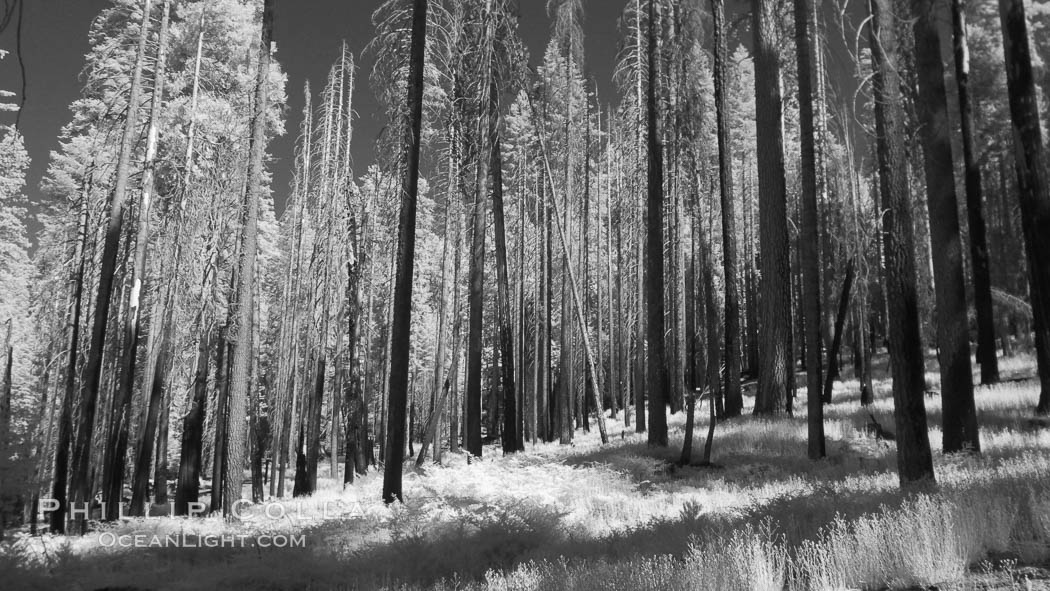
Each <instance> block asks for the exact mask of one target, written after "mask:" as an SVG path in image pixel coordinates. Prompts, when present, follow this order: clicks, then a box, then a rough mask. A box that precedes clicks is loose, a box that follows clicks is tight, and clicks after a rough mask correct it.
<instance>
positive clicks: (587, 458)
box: [0, 358, 1050, 590]
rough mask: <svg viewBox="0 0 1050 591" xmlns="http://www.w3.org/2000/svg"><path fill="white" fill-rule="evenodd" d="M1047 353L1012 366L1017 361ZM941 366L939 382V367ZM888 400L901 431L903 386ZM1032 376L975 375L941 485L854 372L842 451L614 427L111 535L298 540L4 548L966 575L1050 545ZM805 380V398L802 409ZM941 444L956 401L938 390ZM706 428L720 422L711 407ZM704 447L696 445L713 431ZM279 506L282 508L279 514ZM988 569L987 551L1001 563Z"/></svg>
mask: <svg viewBox="0 0 1050 591" xmlns="http://www.w3.org/2000/svg"><path fill="white" fill-rule="evenodd" d="M1033 365H1034V362H1033V360H1032V359H1031V358H1021V359H1012V360H1005V362H1004V367H1003V369H1004V373H1007V374H1008V375H1011V374H1017V373H1023V372H1025V371H1027V372H1031V367H1033ZM929 380H930V382H931V383H932V384H933V385H936V376H935V375H932V374H931V375H930V376H929ZM876 396H877V401H876V404H875V405H873V407H872V409H871V410H872V412H874V413H875V415H876V416H877V417H879V420H880V422H882V424H883V425H884V426H887V427H891V426H892V406H891V403H892V401H891V400H890V398H889V392H888V384H887V383H883V382H877V383H876ZM1037 396H1038V386H1037V384H1036V383H1035V382H1033V381H1027V382H1024V381H1022V382H1011V383H1007V384H1004V385H1000V386H996V387H992V388H983V387H981V388H978V390H977V405H978V412H979V415H980V416H979V420H980V423H981V426H982V430H981V437H982V446H983V453H982V455H981V456H980V457H973V456H966V455H956V456H945V455H943V454H939V453H935V465H936V471H937V479H938V485H937V487H931V488H927V489H925V490H917V491H907V492H902V491H900V490H899V488H898V485H897V476H896V473H895V450H894V448H893V446H892V444H891V443H890V444H887V443H886V442H882V441H876V440H875V439H873V438H872V437H871V436H869V435H868V434H866V432H865V431H864V429H863V426H864V424H865V423H866V422H867V421H868V420H869V418H868V414H867V413H868V411H867V410H866V409H864V410H862V409H861V408H860V407H859V404H858V400H857V396H856V382H855V381H850V380H847V381H845V382H844V383H841V384H838V385H837V386H836V392H835V402H834V403H833V404H831V405H829V406H828V407H827V409H826V416H827V424H826V433H827V437H828V445H827V447H828V458H827V459H825V460H822V461H819V462H811V461H809V460H807V459H806V457H805V455H806V454H805V451H806V450H805V445H806V441H805V437H806V430H805V420H804V416H805V415H804V413H805V409H804V406H803V407H802V408H800V409H799V411H798V415H797V416H796V417H794V418H788V417H785V418H782V419H778V420H775V421H767V420H759V419H754V418H752V417H742V418H740V419H735V420H733V421H731V422H728V423H725V424H722V425H719V426H718V430H717V432H716V443H715V454H714V461H715V462H716V463H717V464H718V465H719V466H720V467H717V468H701V467H685V468H677V467H674V466H673V465H672V462H673V460H675V459H677V449H678V448H680V445H681V438H682V432H683V429H682V427H683V423H684V417H683V416H682V415H680V414H679V415H673V416H671V417H670V421H669V422H670V426H671V447H670V448H669V449H667V450H658V449H653V448H650V447H649V446H647V445H646V444H645V439H644V437H645V436H644V435H639V434H635V433H633V428H632V429H628V428H625V427H623V426H622V424H621V423H620V422H618V421H614V420H610V421H609V432H610V434H611V435H612V437H613V442H612V443H611V444H610V445H608V446H604V447H603V446H601V445H600V444H599V441H598V436H597V433H596V432H594V433H591V434H586V435H581V436H580V437H578V439H577V441H576V442H575V444H574V445H573V446H571V447H565V446H559V445H556V444H540V445H536V446H531V445H529V446H527V447H528V449H527V451H526V452H524V453H521V454H518V455H516V456H514V457H508V458H502V457H500V456H499V451H498V450H497V448H495V447H491V448H487V449H486V450H485V451H486V454H487V455H486V458H485V459H483V460H480V461H479V460H475V461H473V462H471V463H469V464H468V463H467V461H466V458H465V457H463V456H461V455H446V458H447V461H446V463H445V464H444V465H442V466H428V467H427V468H426V469H425V471H422V472H409V473H407V474H406V478H405V497H406V503H405V504H404V505H399V506H395V507H387V506H384V505H382V504H381V503H379V502H377V499H379V498H380V490H381V485H382V483H381V479H380V477H379V476H378V475H374V474H373V475H370V476H369V477H366V478H364V479H362V480H359V482H358V483H357V484H355V486H354V487H353V488H351V489H347V490H346V491H342V490H340V487H339V486H337V485H336V484H335V483H334V482H333V481H332V480H330V479H326V478H322V480H321V482H322V487H321V490H320V491H319V492H318V493H317V494H316V495H314V496H313V497H312V498H310V499H306V500H304V501H303V502H299V500H296V501H290V500H288V501H282V505H283V506H284V508H285V511H284V513H285V515H284V517H282V518H281V519H276V520H274V519H269V518H267V516H266V515H265V514H264V512H263V508H262V507H254V508H252V509H250V510H249V512H248V513H249V519H248V520H246V521H244V522H242V523H236V524H232V523H227V522H224V521H223V520H221V519H218V518H207V519H192V520H191V519H178V518H175V519H173V518H167V517H163V518H149V519H134V520H127V521H124V522H121V523H119V524H115V525H112V526H105V528H104V529H103V530H102V531H108V532H112V533H118V534H120V533H145V534H158V535H162V536H163V535H166V534H170V533H185V534H188V535H193V536H206V535H217V534H224V533H225V534H229V533H245V534H251V535H257V534H275V533H283V534H298V533H301V534H303V535H305V536H306V539H307V547H306V548H298V549H280V550H279V549H268V550H263V549H258V548H254V549H187V548H149V549H134V550H127V549H124V550H121V549H117V548H103V547H101V546H100V544H99V543H98V540H99V537H98V535H97V534H95V535H89V536H85V537H83V538H65V537H50V536H44V537H37V538H29V537H28V536H23V537H22V538H20V539H19V540H18V541H17V542H16V543H15V544H8V545H5V546H0V570H2V571H4V572H7V573H11V575H10V576H11V577H15V578H14V579H13V580H15V581H17V583H18V584H17V585H16V586H17V587H25V588H40V589H48V588H54V587H56V586H58V587H64V586H70V585H71V584H72V582H74V581H76V582H78V584H79V586H80V588H84V589H91V588H97V587H103V586H107V585H128V584H132V585H136V586H141V587H148V588H170V589H183V588H185V589H200V588H241V589H255V588H272V589H280V588H330V587H339V586H345V587H351V588H356V587H360V588H379V587H391V588H393V587H398V586H401V585H407V586H410V587H412V588H431V587H432V588H443V589H536V590H540V589H719V590H723V589H725V590H730V589H784V588H789V589H843V588H872V589H877V588H884V587H890V588H906V587H910V586H917V585H920V586H921V585H933V584H943V583H956V584H958V583H960V582H962V581H965V580H968V579H967V577H970V576H971V575H970V574H969V573H971V571H972V569H973V568H974V567H975V566H977V565H979V564H982V563H983V561H985V560H986V559H988V558H989V557H990V556H993V557H1001V556H1010V557H1013V558H1014V559H1015V560H1017V561H1020V562H1021V563H1023V564H1043V563H1045V562H1046V561H1047V559H1048V557H1050V432H1048V431H1047V430H1046V429H1043V428H1039V426H1038V425H1034V424H1033V423H1032V422H1031V408H1033V407H1034V405H1035V402H1036V399H1037ZM804 399H805V396H804V392H800V395H799V398H798V400H797V402H798V403H799V404H803V403H804ZM926 402H927V409H928V412H929V416H930V421H931V441H932V442H933V443H934V445H935V446H937V445H938V444H939V442H940V428H939V421H940V401H939V399H938V398H936V397H930V398H927V400H926ZM697 432H698V433H701V434H703V433H705V432H706V421H705V420H703V419H701V425H700V427H699V428H698V430H697ZM699 444H702V443H701V442H700V441H698V445H699ZM271 511H272V508H271ZM984 564H988V563H984Z"/></svg>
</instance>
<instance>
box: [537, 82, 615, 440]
mask: <svg viewBox="0 0 1050 591" xmlns="http://www.w3.org/2000/svg"><path fill="white" fill-rule="evenodd" d="M529 107H530V110H531V112H532V119H533V121H539V117H538V115H537V112H536V106H535V105H534V104H532V100H531V97H530V98H529ZM539 140H540V152H541V155H542V160H543V169H544V171H545V172H546V173H547V181H548V182H549V183H550V188H551V193H552V194H551V206H552V209H553V211H552V212H551V214H552V215H551V217H553V218H554V222H555V223H554V225H555V229H556V230H557V232H558V238H559V242H560V243H561V248H562V254H563V255H564V259H565V260H564V262H565V269H566V272H567V274H568V278H567V279H568V284H569V295H570V296H571V297H572V304H573V306H572V307H573V309H574V310H575V312H576V323H577V326H578V327H579V329H580V333H581V337H582V340H583V352H584V359H585V363H586V366H587V378H589V379H590V380H591V383H592V384H593V385H594V387H593V388H592V389H591V391H592V393H593V396H594V400H592V402H593V403H594V409H593V410H594V411H595V414H596V418H597V421H598V432H599V434H600V435H601V440H602V443H603V444H605V443H609V435H608V432H607V431H606V429H605V414H604V412H605V411H604V410H603V409H602V399H601V395H600V394H599V392H601V391H602V383H603V380H602V376H601V365H600V364H599V363H598V362H597V360H596V358H595V355H594V349H593V348H591V339H590V336H589V335H588V333H587V321H586V319H585V318H584V317H583V300H582V299H581V297H580V290H579V287H578V285H577V282H576V274H575V273H574V272H573V269H572V265H571V264H570V260H569V241H568V238H567V237H566V231H565V227H564V226H563V225H562V223H561V217H560V214H559V208H558V195H557V193H556V192H555V190H554V175H553V174H552V173H551V165H550V158H549V156H548V151H547V139H546V136H545V134H544V133H543V130H542V127H541V128H540V134H539ZM569 418H570V419H571V417H569Z"/></svg>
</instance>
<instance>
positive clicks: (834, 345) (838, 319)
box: [821, 259, 864, 404]
mask: <svg viewBox="0 0 1050 591" xmlns="http://www.w3.org/2000/svg"><path fill="white" fill-rule="evenodd" d="M855 268H856V260H855V259H850V260H849V262H848V263H846V277H845V278H844V279H843V280H842V291H841V292H840V294H839V309H838V314H836V315H835V332H834V333H832V337H831V347H830V348H829V349H828V375H827V376H825V377H824V392H823V395H822V396H821V402H822V403H823V404H830V403H831V387H832V386H833V385H834V383H835V376H837V375H838V356H839V348H840V347H841V346H842V332H843V325H844V324H845V323H846V313H847V312H849V297H850V289H851V288H852V287H853V276H854V271H855ZM858 330H864V327H863V326H862V327H859V328H858ZM862 386H863V384H862Z"/></svg>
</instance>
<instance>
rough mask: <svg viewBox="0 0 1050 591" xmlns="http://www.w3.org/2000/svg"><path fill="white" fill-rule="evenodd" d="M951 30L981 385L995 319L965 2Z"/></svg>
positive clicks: (987, 373) (995, 372)
mask: <svg viewBox="0 0 1050 591" xmlns="http://www.w3.org/2000/svg"><path fill="white" fill-rule="evenodd" d="M952 29H953V33H954V41H955V80H956V83H957V84H958V86H959V114H960V118H961V120H962V121H961V123H962V146H963V162H964V163H965V168H966V212H967V218H968V221H969V229H970V258H971V259H973V303H974V311H975V312H976V315H977V363H979V364H980V365H981V383H982V384H985V385H987V384H994V383H997V382H998V381H999V360H998V358H997V356H996V347H995V316H994V313H993V310H992V279H991V270H990V269H989V267H988V240H987V238H986V234H987V232H986V229H985V225H984V213H983V212H982V210H983V209H984V204H983V203H982V201H983V199H984V197H983V195H982V193H983V188H982V185H981V165H980V163H979V162H978V161H977V146H976V138H975V137H974V115H973V100H972V97H971V96H970V50H969V47H968V46H967V40H966V1H965V0H952Z"/></svg>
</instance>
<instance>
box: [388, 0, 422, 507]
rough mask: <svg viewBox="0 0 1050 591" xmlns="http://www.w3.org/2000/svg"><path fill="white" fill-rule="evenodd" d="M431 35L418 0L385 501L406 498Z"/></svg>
mask: <svg viewBox="0 0 1050 591" xmlns="http://www.w3.org/2000/svg"><path fill="white" fill-rule="evenodd" d="M426 36H427V0H414V2H413V11H412V44H411V49H410V52H409V74H408V95H407V97H406V103H407V112H408V118H407V121H405V122H404V124H403V127H404V129H403V133H404V138H403V139H404V144H403V148H404V150H405V169H404V177H403V179H402V190H401V193H402V194H401V214H400V220H399V224H398V241H397V271H396V273H395V275H394V280H395V286H394V307H395V309H396V310H397V314H395V315H394V321H393V325H392V326H391V331H390V342H391V356H390V402H389V408H390V410H389V417H388V425H389V427H388V429H387V437H388V439H387V446H386V447H387V456H388V457H387V458H386V463H385V466H384V472H383V501H384V502H386V503H392V502H394V501H395V500H397V501H401V500H402V497H401V470H402V464H403V462H402V459H403V458H402V455H401V454H402V453H403V452H402V450H403V449H404V447H405V406H406V405H407V402H408V363H409V358H408V356H409V352H410V348H411V337H412V331H411V328H412V325H411V316H412V265H413V262H414V261H415V252H416V198H417V195H418V189H419V143H420V131H421V129H422V121H423V59H424V48H425V46H426Z"/></svg>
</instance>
